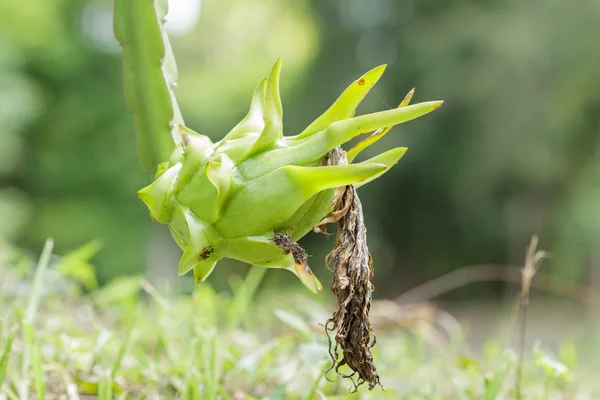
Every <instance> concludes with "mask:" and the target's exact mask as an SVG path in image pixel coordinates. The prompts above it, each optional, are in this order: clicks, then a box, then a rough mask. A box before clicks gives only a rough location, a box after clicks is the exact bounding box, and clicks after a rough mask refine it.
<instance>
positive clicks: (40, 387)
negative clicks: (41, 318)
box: [31, 335, 46, 400]
mask: <svg viewBox="0 0 600 400" xmlns="http://www.w3.org/2000/svg"><path fill="white" fill-rule="evenodd" d="M31 339H32V343H31V364H32V367H33V383H34V385H35V392H36V394H37V398H38V400H44V399H45V398H46V379H44V371H43V369H42V355H41V354H40V346H39V344H38V343H36V342H35V339H34V338H33V335H32V338H31Z"/></svg>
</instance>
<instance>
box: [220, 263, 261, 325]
mask: <svg viewBox="0 0 600 400" xmlns="http://www.w3.org/2000/svg"><path fill="white" fill-rule="evenodd" d="M266 271H267V269H266V268H259V267H252V268H250V270H249V271H248V273H247V274H246V277H245V279H244V283H242V285H241V286H240V287H239V288H238V289H237V290H236V291H235V294H234V296H233V299H232V303H231V306H230V308H229V310H228V311H229V315H228V317H229V320H228V323H227V330H228V331H231V330H233V329H235V328H237V327H238V325H239V324H240V322H241V320H242V317H243V316H244V313H245V312H246V310H247V309H248V306H249V305H250V304H251V301H252V299H253V298H254V294H255V293H256V291H257V289H258V287H259V285H260V283H261V282H262V280H263V278H264V276H265V273H266Z"/></svg>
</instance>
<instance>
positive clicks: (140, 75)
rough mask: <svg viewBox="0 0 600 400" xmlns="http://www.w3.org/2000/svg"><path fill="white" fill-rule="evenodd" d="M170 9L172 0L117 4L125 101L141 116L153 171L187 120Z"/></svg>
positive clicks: (146, 158) (141, 144)
mask: <svg viewBox="0 0 600 400" xmlns="http://www.w3.org/2000/svg"><path fill="white" fill-rule="evenodd" d="M167 9H168V5H167V0H154V1H149V0H115V3H114V31H115V36H116V38H117V40H118V41H119V43H120V44H121V47H122V49H123V85H124V87H125V100H126V101H127V104H128V105H129V107H130V108H131V111H132V112H133V115H134V118H135V125H136V130H137V142H138V156H139V159H140V163H141V164H142V167H143V168H144V169H145V170H146V171H148V172H149V173H150V174H154V173H155V172H156V168H157V166H158V164H160V163H161V162H164V161H167V160H168V159H169V156H170V154H171V152H172V150H173V149H174V148H175V145H176V144H179V142H180V141H181V137H180V136H179V129H178V125H179V124H183V118H182V117H181V112H180V111H179V106H178V105H177V100H176V99H175V94H174V92H173V88H174V87H175V84H176V81H177V66H176V64H175V57H174V55H173V51H172V49H171V45H170V43H169V39H168V37H167V33H166V30H165V25H164V21H165V17H166V15H167Z"/></svg>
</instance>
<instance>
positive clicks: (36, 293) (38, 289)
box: [24, 239, 54, 324]
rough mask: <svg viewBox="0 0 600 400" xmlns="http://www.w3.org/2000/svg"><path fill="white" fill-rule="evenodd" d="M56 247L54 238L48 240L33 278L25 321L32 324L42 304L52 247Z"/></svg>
mask: <svg viewBox="0 0 600 400" xmlns="http://www.w3.org/2000/svg"><path fill="white" fill-rule="evenodd" d="M53 247H54V241H53V240H52V239H48V240H46V244H45V245H44V250H42V255H41V256H40V259H39V261H38V264H37V267H36V270H35V276H34V278H33V286H32V288H31V297H30V298H29V303H28V305H27V313H26V314H25V321H24V322H25V323H28V324H31V323H33V320H34V319H35V314H36V313H37V309H38V307H39V304H40V296H41V294H42V285H43V283H44V274H45V273H46V269H47V268H48V263H49V262H50V255H51V254H52V248H53Z"/></svg>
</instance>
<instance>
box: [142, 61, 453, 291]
mask: <svg viewBox="0 0 600 400" xmlns="http://www.w3.org/2000/svg"><path fill="white" fill-rule="evenodd" d="M280 69H281V61H280V60H278V61H277V63H276V64H275V66H274V67H273V69H272V71H271V74H270V76H269V78H268V79H267V78H264V79H263V80H262V81H261V82H260V83H259V84H258V86H257V88H256V90H255V92H254V96H253V98H252V102H251V106H250V111H249V113H248V115H247V116H246V117H245V118H244V119H243V120H242V121H241V122H240V123H239V124H238V125H237V126H235V127H234V128H233V129H232V130H231V131H230V132H229V133H228V134H227V135H226V136H225V137H224V138H223V139H222V140H221V141H219V142H217V143H212V142H211V141H210V139H209V138H208V137H206V136H203V135H200V134H198V133H196V132H194V131H192V130H190V129H189V128H187V127H184V126H180V127H179V128H180V133H181V138H182V140H181V144H180V146H177V147H176V149H175V150H174V151H173V153H172V155H171V157H170V159H169V161H168V162H165V163H163V164H161V165H160V166H159V168H158V171H157V173H156V176H155V181H154V182H153V183H152V184H151V185H149V186H148V187H146V188H144V189H142V190H140V191H139V192H138V195H139V197H140V199H141V200H142V201H143V202H144V203H146V205H147V206H148V208H149V209H150V213H151V215H152V217H153V218H154V219H155V220H156V221H158V222H161V223H164V224H168V225H169V228H170V231H171V233H172V235H173V238H174V239H175V241H176V242H177V244H178V245H179V246H180V247H181V248H182V250H183V251H184V253H183V256H182V257H181V260H180V263H179V268H178V272H179V274H180V275H183V274H186V273H188V272H189V271H190V270H192V269H193V270H194V277H195V279H196V282H201V281H204V280H205V279H206V278H207V277H208V275H209V274H210V273H211V272H212V270H213V269H214V267H215V265H216V264H217V262H218V261H219V260H221V259H222V258H232V259H236V260H240V261H243V262H246V263H249V264H252V265H256V266H260V267H268V268H283V269H287V270H290V271H291V272H293V273H294V274H296V275H297V276H298V277H299V278H300V280H301V281H302V283H303V284H304V285H305V286H306V287H307V288H308V289H310V290H311V291H312V292H313V293H318V291H319V290H321V288H322V286H321V284H320V283H319V281H318V280H317V279H316V277H315V276H314V275H313V274H312V272H311V271H310V269H309V268H308V265H307V262H306V253H305V252H304V250H302V248H301V247H300V246H299V245H297V244H296V241H297V240H299V239H300V238H301V237H303V236H304V235H306V234H307V233H308V232H309V231H310V230H311V229H312V228H313V227H315V226H316V225H318V224H319V221H321V220H322V219H323V218H325V217H326V216H327V215H328V214H329V213H330V212H331V211H332V209H333V206H334V204H332V201H333V199H334V194H335V189H336V188H338V187H344V186H346V185H355V187H359V186H362V185H364V184H365V183H367V182H369V181H371V180H373V179H375V178H377V177H379V176H381V175H382V174H383V173H385V172H386V171H387V170H389V169H390V168H391V167H392V166H393V165H394V164H395V163H396V162H397V161H398V160H399V159H400V158H401V157H402V155H403V154H404V153H405V151H406V148H402V147H400V148H395V149H392V150H389V151H387V152H385V153H383V154H380V155H378V156H376V157H373V158H371V159H368V160H366V161H363V162H360V163H355V164H352V163H351V162H352V161H353V160H354V158H355V157H356V155H357V154H358V153H359V152H360V151H362V150H363V149H364V148H366V147H368V146H369V145H370V144H372V143H374V142H375V141H377V140H378V139H379V138H381V136H383V135H384V134H385V133H386V132H387V131H388V130H389V127H391V126H393V125H397V124H400V123H403V122H406V121H409V120H412V119H415V118H417V117H419V116H422V115H424V114H427V113H429V112H431V111H433V110H434V109H436V108H437V107H439V106H440V105H441V103H442V102H441V101H435V102H426V103H420V104H415V105H411V106H408V103H409V102H410V98H411V97H412V91H411V93H409V95H408V96H407V97H406V98H405V99H404V100H403V102H402V103H401V104H400V106H399V107H398V108H397V109H393V110H387V111H382V112H377V113H373V114H367V115H361V116H358V117H353V114H354V111H355V109H356V107H357V106H358V104H359V103H360V101H361V100H362V99H363V98H364V97H365V96H366V94H367V93H368V92H369V90H370V89H371V88H372V87H373V85H374V84H375V83H376V82H377V81H378V80H379V78H380V77H381V75H382V74H383V71H384V69H385V66H381V67H377V68H375V69H373V70H371V71H369V72H368V73H366V74H365V75H364V76H362V77H361V78H360V79H358V80H357V81H355V82H354V83H352V85H350V86H349V87H348V88H347V89H346V90H345V91H344V93H343V94H342V95H341V96H340V97H339V98H338V99H337V100H336V102H335V103H334V104H333V105H332V106H331V107H330V108H329V109H328V110H327V111H326V112H325V113H324V114H323V115H321V116H320V117H319V118H318V119H317V120H315V121H314V122H313V123H311V124H310V125H309V126H308V128H306V129H305V130H304V131H303V132H302V133H300V134H298V135H296V136H283V125H282V106H281V99H280V95H279V73H280ZM371 131H375V132H374V133H373V134H372V135H371V136H369V137H368V138H367V139H365V140H363V141H362V142H360V143H358V144H357V145H356V146H355V147H354V148H352V149H351V150H350V151H349V152H348V153H347V157H346V159H347V162H346V160H343V161H342V162H338V163H337V165H325V164H326V162H325V161H326V159H327V155H328V153H329V152H330V151H331V150H333V149H335V148H337V147H338V146H340V145H342V144H343V143H345V142H348V141H349V140H351V139H353V138H355V137H357V136H358V135H361V134H364V133H368V132H371Z"/></svg>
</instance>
